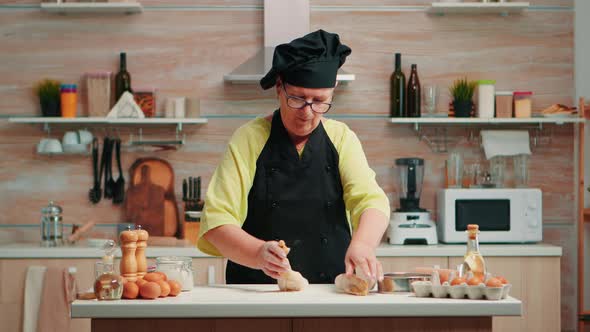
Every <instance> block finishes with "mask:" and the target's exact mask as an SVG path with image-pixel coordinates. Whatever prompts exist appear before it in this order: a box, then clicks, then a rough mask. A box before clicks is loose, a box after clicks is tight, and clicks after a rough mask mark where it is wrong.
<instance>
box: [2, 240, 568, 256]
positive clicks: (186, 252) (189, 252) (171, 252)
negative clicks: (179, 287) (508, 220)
mask: <svg viewBox="0 0 590 332" xmlns="http://www.w3.org/2000/svg"><path fill="white" fill-rule="evenodd" d="M480 251H481V253H482V254H483V255H484V256H505V257H510V256H561V254H562V249H561V247H558V246H554V245H550V244H544V243H538V244H484V245H481V246H480ZM464 254H465V245H464V244H463V245H462V244H449V245H446V244H438V245H428V246H427V245H405V246H404V245H390V244H386V243H383V244H381V245H380V246H379V247H378V248H377V257H445V256H456V257H461V256H463V255H464ZM120 255H121V253H120V251H119V252H118V253H117V256H120ZM146 255H147V257H158V256H188V257H194V258H199V257H201V258H206V257H212V256H209V255H207V254H205V253H203V252H201V251H200V250H198V249H197V248H195V247H148V248H147V249H146ZM102 256H103V250H102V249H99V248H91V247H76V246H74V247H59V248H43V247H40V246H39V245H37V244H34V243H15V244H6V245H0V259H3V258H8V259H13V258H100V257H102Z"/></svg>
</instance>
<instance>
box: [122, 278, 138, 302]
mask: <svg viewBox="0 0 590 332" xmlns="http://www.w3.org/2000/svg"><path fill="white" fill-rule="evenodd" d="M137 295H139V286H137V284H136V283H134V282H130V281H128V282H126V283H125V284H124V285H123V298H124V299H136V298H137Z"/></svg>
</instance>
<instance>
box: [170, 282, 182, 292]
mask: <svg viewBox="0 0 590 332" xmlns="http://www.w3.org/2000/svg"><path fill="white" fill-rule="evenodd" d="M168 285H170V294H168V296H176V295H178V294H180V292H181V291H182V286H180V283H178V281H174V280H168Z"/></svg>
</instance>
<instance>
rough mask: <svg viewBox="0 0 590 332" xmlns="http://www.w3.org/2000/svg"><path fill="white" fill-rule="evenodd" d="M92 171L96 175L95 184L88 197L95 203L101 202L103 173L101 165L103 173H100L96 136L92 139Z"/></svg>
mask: <svg viewBox="0 0 590 332" xmlns="http://www.w3.org/2000/svg"><path fill="white" fill-rule="evenodd" d="M92 173H93V176H94V186H93V187H92V189H90V191H89V192H88V198H90V201H91V202H92V203H94V204H96V203H98V202H100V198H101V194H102V190H101V189H100V176H101V174H102V166H101V173H100V174H99V173H98V139H97V138H96V137H95V138H94V139H92Z"/></svg>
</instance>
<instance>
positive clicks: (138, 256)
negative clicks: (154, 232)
mask: <svg viewBox="0 0 590 332" xmlns="http://www.w3.org/2000/svg"><path fill="white" fill-rule="evenodd" d="M135 233H137V250H136V251H135V260H136V262H137V278H138V279H143V276H144V275H145V274H146V273H147V260H146V258H145V248H146V247H147V239H148V237H149V234H148V232H147V231H146V230H145V229H142V228H141V225H138V226H137V229H136V230H135Z"/></svg>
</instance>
